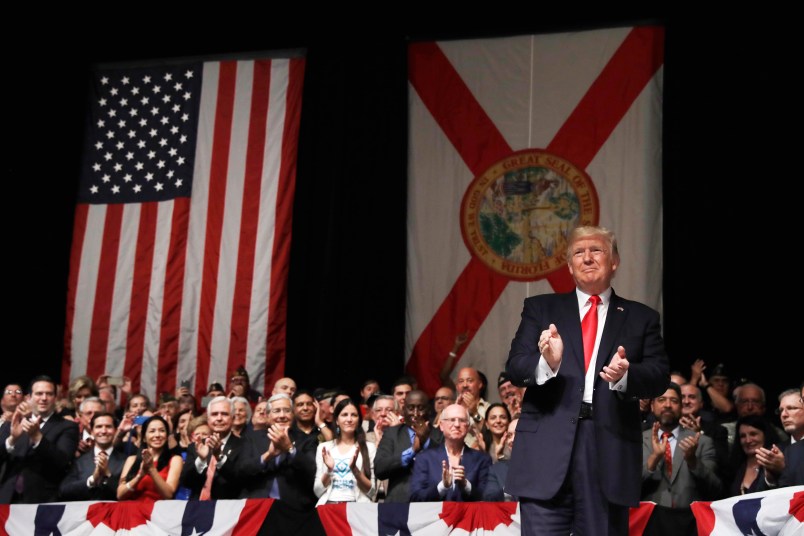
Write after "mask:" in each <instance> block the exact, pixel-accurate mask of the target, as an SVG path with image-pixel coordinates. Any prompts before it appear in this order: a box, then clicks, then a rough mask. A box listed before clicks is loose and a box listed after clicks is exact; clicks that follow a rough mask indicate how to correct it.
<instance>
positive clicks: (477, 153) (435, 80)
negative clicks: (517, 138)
mask: <svg viewBox="0 0 804 536" xmlns="http://www.w3.org/2000/svg"><path fill="white" fill-rule="evenodd" d="M408 64H409V77H410V83H411V84H412V85H413V87H414V88H415V89H416V93H417V94H418V95H419V97H420V98H421V99H422V102H423V103H424V105H425V106H426V107H427V109H428V110H430V113H431V114H432V115H433V118H435V120H436V122H437V123H438V126H440V127H441V129H442V130H443V131H444V134H445V135H446V136H447V138H448V139H449V141H450V142H452V145H453V146H454V147H455V150H456V151H458V154H459V155H460V156H461V158H463V161H464V162H465V163H466V165H467V166H468V167H469V171H471V172H472V174H474V175H475V176H477V175H480V174H481V173H483V172H484V171H486V169H488V167H489V166H491V165H492V164H493V163H495V162H497V161H498V160H500V159H501V158H503V157H504V156H506V155H507V154H509V153H511V151H512V149H511V147H510V146H509V145H508V142H507V141H505V138H503V136H502V134H500V131H499V130H497V126H496V125H495V124H494V122H493V121H492V120H491V118H490V117H489V116H488V115H487V114H486V111H485V110H484V109H483V108H482V107H481V106H480V103H478V102H477V100H476V99H475V96H474V95H472V92H471V91H470V90H469V88H468V87H467V86H466V83H465V82H464V81H463V79H461V75H459V74H458V72H457V71H456V70H455V68H454V67H453V66H452V64H451V63H450V62H449V59H447V57H446V56H445V55H444V52H443V51H442V50H441V49H440V48H439V47H438V44H436V43H434V42H431V43H415V44H412V45H410V49H409V51H408Z"/></svg>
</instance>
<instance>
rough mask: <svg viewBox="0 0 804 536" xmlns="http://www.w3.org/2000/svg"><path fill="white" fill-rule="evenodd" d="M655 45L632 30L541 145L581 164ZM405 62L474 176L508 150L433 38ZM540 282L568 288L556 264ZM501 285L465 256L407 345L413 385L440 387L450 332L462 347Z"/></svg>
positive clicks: (651, 68)
mask: <svg viewBox="0 0 804 536" xmlns="http://www.w3.org/2000/svg"><path fill="white" fill-rule="evenodd" d="M663 44H664V29H663V28H660V27H641V28H634V29H632V30H631V32H630V33H629V34H628V35H627V36H626V38H625V39H624V40H623V42H622V44H621V45H620V47H619V48H618V49H617V51H616V52H615V53H614V55H613V56H612V57H611V59H610V60H609V62H608V64H607V65H606V66H605V67H604V68H603V70H602V71H601V73H600V75H599V76H598V77H597V79H596V80H595V81H594V83H592V85H591V87H590V88H589V90H588V91H587V92H586V95H584V97H583V98H582V99H581V101H580V102H579V103H578V105H577V106H576V108H575V110H573V112H572V114H570V116H569V117H568V118H567V120H566V122H565V123H564V125H563V126H562V127H561V128H560V129H559V131H558V132H557V133H556V135H555V137H554V138H553V141H551V142H550V144H549V145H548V146H547V147H545V149H546V150H547V151H548V152H550V153H553V154H556V155H558V156H561V157H563V158H566V159H567V160H569V161H570V162H572V163H573V164H575V165H577V166H578V167H581V168H586V166H588V165H589V162H591V161H592V159H593V158H594V156H595V155H596V154H597V152H598V151H599V150H600V148H601V147H602V146H603V144H604V143H605V142H606V140H607V139H608V138H609V136H610V135H611V132H612V131H613V130H614V128H615V127H616V126H617V125H618V124H619V122H620V121H621V120H622V118H623V116H624V115H625V113H626V112H627V111H628V110H629V109H630V108H631V105H632V104H633V102H634V100H636V98H637V97H638V96H639V94H640V93H642V90H643V89H644V87H645V85H646V84H647V83H648V81H650V79H651V78H653V75H654V74H655V73H656V71H657V70H658V69H659V67H661V65H662V62H663V58H664V46H663ZM408 66H409V78H410V83H411V84H412V85H413V87H414V89H415V90H416V93H417V94H418V95H419V97H420V98H421V100H422V101H423V102H424V105H425V106H427V109H428V110H429V111H430V113H431V114H432V116H433V118H434V119H435V120H436V122H437V123H438V125H439V126H440V127H441V129H442V130H443V132H444V134H445V135H446V136H447V138H448V139H449V140H450V142H452V145H453V146H454V147H455V150H456V151H457V152H458V154H459V155H460V156H461V158H463V160H464V162H465V163H466V165H467V166H468V167H469V169H470V170H471V172H472V173H473V174H474V175H475V176H478V175H480V174H481V173H483V172H484V171H486V169H487V168H488V167H489V166H491V165H492V164H493V163H495V162H497V161H499V160H501V159H502V158H504V157H506V156H508V155H509V154H511V153H512V152H513V150H512V149H511V147H510V146H509V145H508V143H507V142H506V141H505V139H504V138H503V136H502V134H500V132H499V130H497V127H496V126H495V125H494V123H493V122H492V121H491V119H490V118H489V116H488V115H487V114H486V112H485V110H483V108H482V107H481V106H480V104H479V103H478V102H477V100H475V98H474V96H473V95H472V93H471V91H470V90H469V88H468V87H467V86H466V84H465V83H464V81H463V80H462V79H461V77H460V75H459V74H458V73H457V72H456V71H455V68H454V67H453V66H452V64H451V63H450V62H449V60H448V59H447V57H446V56H445V55H444V53H443V52H442V51H441V49H440V48H439V47H438V45H437V44H436V43H434V42H427V43H414V44H412V45H410V48H409V50H408ZM547 280H548V281H549V282H550V285H551V286H552V287H553V289H554V290H555V291H557V292H568V291H569V290H571V289H573V288H574V286H575V285H574V283H573V281H572V278H571V277H570V275H569V271H568V270H564V269H562V270H558V271H556V272H553V273H552V274H550V275H548V276H547ZM507 284H508V279H507V278H505V277H503V276H501V275H499V274H497V273H495V272H493V271H491V270H490V269H489V268H487V267H486V265H485V264H483V263H482V262H481V261H479V260H478V259H476V258H475V257H472V259H471V260H470V261H469V263H468V264H467V265H466V268H464V270H463V272H462V273H461V274H460V275H459V276H458V278H457V280H456V281H455V284H454V285H453V287H452V289H451V290H450V292H449V294H447V297H446V298H445V299H444V301H443V302H442V303H441V305H440V306H439V308H438V310H437V311H436V313H435V315H433V318H432V319H431V320H430V323H429V324H428V325H427V327H426V328H425V329H424V331H422V333H421V335H419V338H418V340H417V341H416V344H415V346H414V347H413V352H412V354H411V356H410V360H409V361H408V364H407V370H408V373H409V374H413V375H414V376H415V377H416V378H417V379H418V381H419V388H420V389H423V390H424V391H426V392H427V393H429V394H430V395H431V396H432V395H433V394H434V393H435V391H436V390H437V389H438V388H439V387H440V380H439V373H440V371H441V369H442V367H443V366H444V361H445V359H446V357H447V355H448V352H449V351H450V349H451V348H452V343H453V341H454V338H455V336H456V335H457V334H458V333H462V332H468V333H469V334H470V340H469V341H467V344H466V345H464V347H463V348H466V347H467V346H468V344H469V342H470V341H471V336H473V335H474V334H475V333H477V330H478V329H479V328H480V326H481V325H482V324H483V322H484V321H485V320H486V317H487V316H488V314H489V312H490V311H491V308H492V307H493V306H494V304H495V303H496V302H497V299H498V298H499V297H500V294H502V292H503V290H505V286H506V285H507Z"/></svg>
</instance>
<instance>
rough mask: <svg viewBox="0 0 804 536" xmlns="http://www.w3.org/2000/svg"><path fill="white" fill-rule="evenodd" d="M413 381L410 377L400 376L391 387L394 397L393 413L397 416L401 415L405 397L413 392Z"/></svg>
mask: <svg viewBox="0 0 804 536" xmlns="http://www.w3.org/2000/svg"><path fill="white" fill-rule="evenodd" d="M413 383H414V382H413V380H412V379H411V378H410V376H402V377H401V378H397V380H396V381H395V382H394V385H392V386H391V393H392V394H393V395H394V402H395V404H396V406H395V408H394V411H396V413H397V415H402V408H403V407H404V406H405V397H406V396H408V393H409V392H411V391H412V390H413Z"/></svg>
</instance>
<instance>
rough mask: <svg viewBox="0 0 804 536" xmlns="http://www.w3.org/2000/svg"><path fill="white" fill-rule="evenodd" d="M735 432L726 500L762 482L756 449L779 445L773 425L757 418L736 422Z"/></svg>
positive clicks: (744, 418)
mask: <svg viewBox="0 0 804 536" xmlns="http://www.w3.org/2000/svg"><path fill="white" fill-rule="evenodd" d="M735 431H736V436H735V438H734V443H733V444H732V446H731V457H730V460H729V461H730V462H731V463H730V464H729V466H730V467H731V469H732V479H731V486H730V487H729V488H728V490H727V495H728V496H729V497H733V496H735V495H744V494H746V493H753V492H754V491H757V487H758V486H759V485H760V483H761V482H762V481H763V480H764V479H765V469H764V468H763V467H762V466H761V465H759V462H757V458H756V453H757V451H758V450H759V449H760V448H763V447H764V448H766V449H770V448H771V447H773V445H774V444H779V438H778V436H777V435H776V431H775V430H774V429H773V426H772V425H771V424H770V423H769V422H768V421H767V420H766V419H765V418H763V417H760V416H758V415H746V416H745V417H740V418H739V419H737V424H736V426H735Z"/></svg>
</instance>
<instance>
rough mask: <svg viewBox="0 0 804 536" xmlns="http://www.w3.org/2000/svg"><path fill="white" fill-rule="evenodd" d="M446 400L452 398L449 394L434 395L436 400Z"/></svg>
mask: <svg viewBox="0 0 804 536" xmlns="http://www.w3.org/2000/svg"><path fill="white" fill-rule="evenodd" d="M447 400H452V397H451V396H437V397H435V401H436V402H446V401H447Z"/></svg>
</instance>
